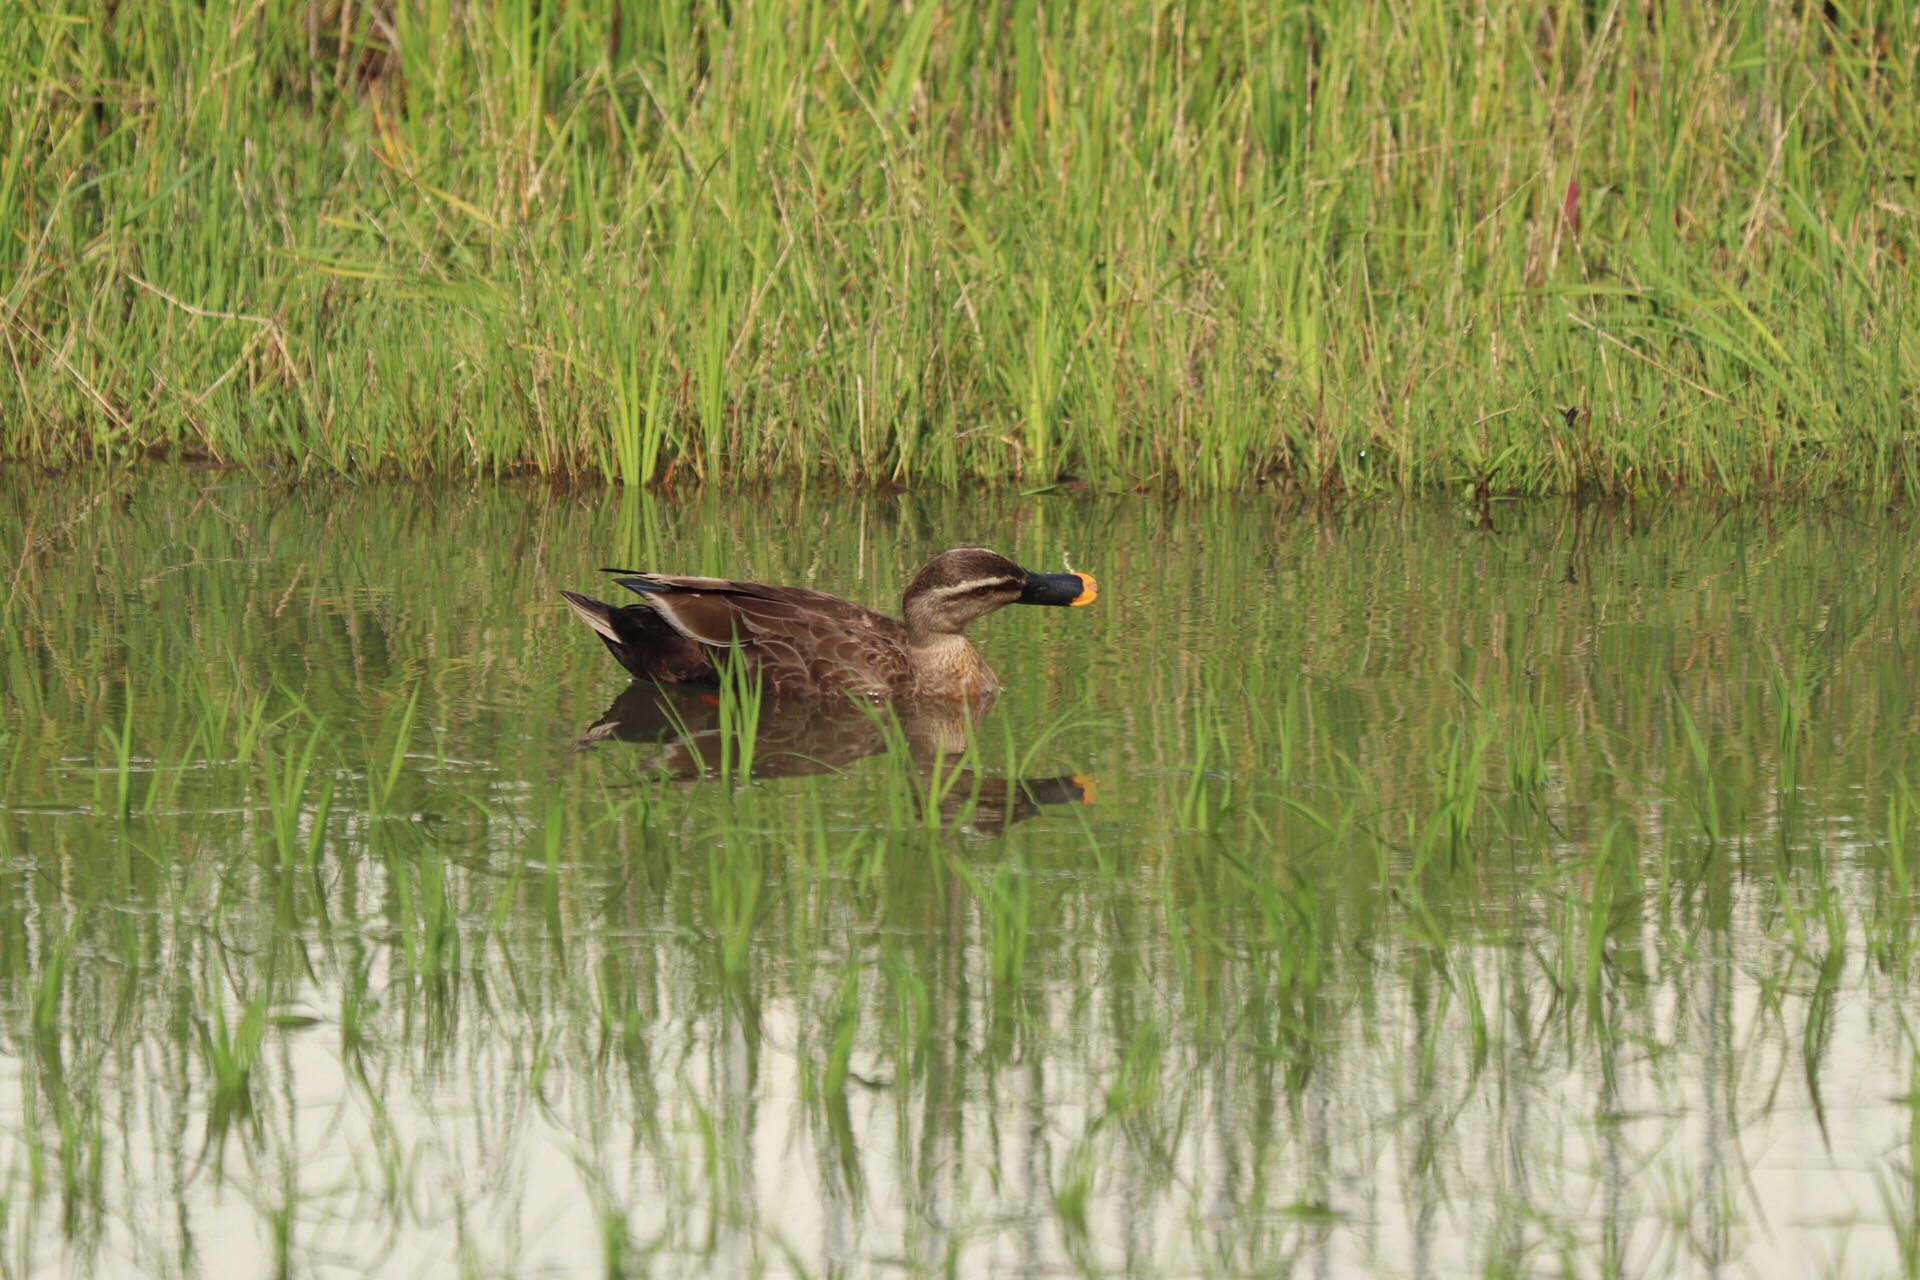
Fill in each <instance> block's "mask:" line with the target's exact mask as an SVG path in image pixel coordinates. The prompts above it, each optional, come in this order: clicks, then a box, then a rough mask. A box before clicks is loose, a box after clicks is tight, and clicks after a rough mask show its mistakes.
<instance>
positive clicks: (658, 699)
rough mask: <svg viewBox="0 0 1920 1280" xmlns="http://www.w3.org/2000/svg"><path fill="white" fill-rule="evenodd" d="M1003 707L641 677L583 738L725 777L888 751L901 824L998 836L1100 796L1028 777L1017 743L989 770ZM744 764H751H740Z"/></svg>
mask: <svg viewBox="0 0 1920 1280" xmlns="http://www.w3.org/2000/svg"><path fill="white" fill-rule="evenodd" d="M992 705H993V704H992V700H991V699H980V700H976V701H973V702H956V703H908V704H901V705H889V704H880V705H875V704H872V703H868V702H864V701H861V700H857V699H851V698H849V699H840V700H835V699H822V698H804V699H792V698H788V699H780V698H764V697H762V696H761V695H760V694H759V693H758V692H757V689H756V688H755V687H754V686H752V685H750V684H748V685H745V686H743V685H741V684H740V683H738V682H735V681H724V682H723V683H722V684H721V686H720V687H719V688H718V689H700V688H683V687H676V686H669V685H655V684H645V683H640V682H635V683H634V684H631V685H629V686H628V687H627V688H626V689H624V690H622V691H621V693H620V695H619V696H618V697H617V698H615V699H614V701H613V704H612V705H611V706H609V707H608V708H607V709H606V710H605V711H604V712H602V713H601V714H600V716H599V717H598V718H597V719H595V720H594V722H593V723H592V724H591V725H589V726H588V727H587V728H586V729H585V730H584V731H583V732H582V733H581V734H580V735H579V737H578V738H576V739H575V741H574V746H575V748H576V749H580V750H587V749H591V748H593V747H596V746H599V745H602V744H605V743H608V742H622V743H629V744H632V745H635V746H641V747H648V748H652V749H653V754H652V755H651V756H650V757H649V758H648V759H649V764H650V766H651V767H652V768H654V769H656V770H658V771H659V772H660V773H662V774H664V775H665V776H666V777H668V778H672V779H675V780H677V781H681V782H689V781H696V780H701V779H707V778H712V779H715V780H717V781H719V782H721V783H722V784H728V783H731V782H734V781H741V782H744V781H745V780H747V779H748V778H749V777H751V778H758V779H761V780H768V779H774V778H794V777H806V776H810V775H815V774H826V773H836V772H840V771H842V770H845V769H846V768H847V767H848V766H850V765H852V764H854V763H856V762H858V761H860V760H864V759H867V758H869V757H874V756H878V757H882V759H883V770H882V775H881V776H882V777H884V778H885V779H886V780H887V783H888V786H887V789H886V790H887V794H888V796H889V798H890V801H889V808H890V811H891V812H892V814H893V816H894V819H895V821H894V825H896V826H900V825H907V826H912V825H924V826H928V827H931V828H934V829H940V828H946V829H957V828H960V827H965V828H967V829H969V830H972V831H975V832H978V833H981V834H986V835H997V834H999V833H1000V832H1002V831H1004V830H1005V829H1006V828H1007V827H1008V826H1010V825H1012V824H1014V823H1017V822H1025V821H1027V820H1028V819H1031V818H1034V817H1037V816H1039V815H1040V814H1041V812H1043V811H1044V810H1045V809H1046V808H1047V807H1049V806H1059V805H1091V804H1093V803H1094V802H1095V800H1096V799H1097V794H1098V793H1097V789H1096V787H1095V785H1094V782H1093V780H1092V779H1091V778H1089V777H1087V776H1085V775H1082V774H1062V775H1055V776H1043V777H1030V776H1024V775H1023V774H1022V773H1021V772H1020V771H1019V764H1020V761H1018V760H1017V759H1016V754H1017V753H1016V752H1015V751H1014V749H1013V743H1012V741H1011V739H1009V740H1008V743H1007V759H1008V760H1009V763H1010V764H1012V765H1013V766H1014V767H1013V768H1011V769H1009V770H1007V771H1004V772H1002V773H1000V774H998V775H995V774H994V773H992V772H991V771H989V770H987V769H986V768H984V767H983V765H982V763H981V760H980V741H979V737H978V730H979V729H980V727H981V725H982V724H983V723H984V722H985V720H986V718H987V716H988V714H989V712H990V711H991V708H992ZM1046 736H1047V735H1042V739H1041V740H1042V741H1044V740H1045V737H1046ZM1034 749H1035V747H1034V746H1033V745H1030V746H1029V748H1028V751H1027V755H1028V758H1029V759H1030V758H1031V755H1032V752H1033V750H1034ZM735 760H737V761H740V762H741V763H740V764H739V765H738V766H733V765H731V764H730V763H729V762H731V761H735Z"/></svg>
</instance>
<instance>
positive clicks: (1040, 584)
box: [1014, 572, 1100, 608]
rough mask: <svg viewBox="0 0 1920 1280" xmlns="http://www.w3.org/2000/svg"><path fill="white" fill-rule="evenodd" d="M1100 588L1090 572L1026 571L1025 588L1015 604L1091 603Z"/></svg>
mask: <svg viewBox="0 0 1920 1280" xmlns="http://www.w3.org/2000/svg"><path fill="white" fill-rule="evenodd" d="M1099 594H1100V588H1099V585H1098V584H1097V583H1095V582H1094V580H1093V575H1092V574H1090V573H1031V572H1030V573H1028V574H1027V585H1026V589H1025V590H1023V591H1022V592H1021V593H1020V598H1019V599H1018V600H1016V601H1014V603H1015V604H1064V605H1071V606H1073V607H1074V608H1079V607H1080V606H1081V605H1083V604H1092V603H1093V602H1094V599H1095V597H1097V596H1098V595H1099Z"/></svg>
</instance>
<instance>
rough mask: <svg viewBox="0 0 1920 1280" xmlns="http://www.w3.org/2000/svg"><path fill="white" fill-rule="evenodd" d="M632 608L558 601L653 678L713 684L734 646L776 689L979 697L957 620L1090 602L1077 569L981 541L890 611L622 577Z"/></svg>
mask: <svg viewBox="0 0 1920 1280" xmlns="http://www.w3.org/2000/svg"><path fill="white" fill-rule="evenodd" d="M609 572H612V573H619V574H623V575H625V576H623V577H619V578H616V579H615V581H616V582H618V583H619V584H620V585H621V586H623V587H626V588H627V589H628V590H630V591H633V592H635V593H637V594H638V595H639V596H640V600H641V602H640V603H639V604H630V605H624V606H621V605H612V604H608V603H606V602H605V601H601V600H595V599H593V598H592V597H591V596H583V595H579V594H577V593H575V592H572V591H563V592H561V593H560V594H561V595H562V596H564V597H565V598H566V601H567V603H568V604H569V605H572V606H573V611H574V612H575V613H577V614H579V615H580V619H581V621H583V622H585V623H586V624H587V625H588V626H590V627H592V628H593V629H594V631H595V632H597V633H598V634H599V636H600V639H601V640H602V641H604V642H605V644H606V646H607V648H608V649H609V650H611V651H612V653H613V656H614V657H615V658H617V659H619V661H620V665H621V666H623V667H625V668H626V669H627V670H628V671H631V672H632V673H633V674H634V675H636V676H639V677H640V678H642V679H645V680H654V681H658V682H660V683H662V684H701V685H711V684H715V683H717V682H718V679H719V677H718V673H717V672H716V670H715V667H714V663H715V660H716V659H717V658H718V657H719V656H720V655H721V654H722V653H723V652H724V651H726V650H728V649H731V648H734V647H736V646H737V647H738V649H739V651H740V653H741V654H742V655H743V656H744V657H745V658H746V660H747V661H748V663H749V664H751V666H752V669H753V670H754V671H755V672H756V673H757V674H758V675H759V677H760V680H761V682H762V687H764V688H765V690H766V691H767V692H768V693H771V694H773V695H775V696H776V697H820V696H837V695H846V694H852V695H855V696H859V697H866V698H877V699H899V700H909V699H916V698H949V699H951V698H978V697H983V696H988V695H991V694H993V693H994V692H996V691H997V690H998V688H999V684H998V682H997V681H996V680H995V679H994V677H993V672H992V671H990V670H988V669H987V664H986V663H984V662H982V661H981V660H980V655H979V654H977V653H975V652H974V651H973V646H972V645H970V644H968V643H967V640H966V637H965V636H963V635H961V634H960V631H961V628H963V627H965V626H966V625H967V623H969V622H971V621H973V620H974V619H975V618H978V617H982V616H984V615H986V614H989V613H992V612H993V611H994V610H995V609H998V608H1000V607H1001V606H1003V605H1009V604H1053V605H1072V606H1076V607H1077V606H1079V605H1085V604H1092V603H1093V601H1094V597H1095V595H1096V594H1097V587H1096V586H1095V584H1094V581H1093V579H1092V577H1090V576H1089V575H1087V574H1084V573H1033V572H1031V571H1029V570H1026V569H1022V568H1021V567H1020V566H1019V565H1017V564H1015V563H1014V562H1013V561H1011V560H1009V559H1007V558H1006V557H1005V556H1003V555H1000V554H999V553H997V552H993V551H988V550H986V549H985V548H984V547H960V548H956V549H955V550H952V551H945V552H942V553H941V554H939V555H937V556H935V557H934V558H933V559H932V560H930V561H928V562H927V565H926V567H925V568H923V569H921V570H920V572H919V573H917V574H915V575H914V576H913V581H912V582H909V583H908V584H907V589H906V592H905V593H904V594H903V595H902V596H901V599H900V612H901V617H900V618H898V619H896V618H889V617H887V616H886V615H885V614H883V613H875V612H874V611H873V610H871V609H865V608H862V607H861V606H859V605H857V604H854V603H853V602H852V601H851V600H842V599H841V598H840V597H838V596H830V595H827V594H826V593H824V592H820V591H809V590H807V589H805V588H804V587H773V586H766V585H764V584H762V583H758V582H734V581H731V580H729V579H726V578H681V577H672V576H669V575H667V574H663V573H629V572H628V571H626V570H624V569H614V570H609Z"/></svg>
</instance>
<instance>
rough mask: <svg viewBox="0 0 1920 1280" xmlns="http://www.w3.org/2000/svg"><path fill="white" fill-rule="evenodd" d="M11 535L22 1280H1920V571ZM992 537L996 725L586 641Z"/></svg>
mask: <svg viewBox="0 0 1920 1280" xmlns="http://www.w3.org/2000/svg"><path fill="white" fill-rule="evenodd" d="M0 512H3V513H4V520H0V539H4V544H3V547H4V552H5V555H4V557H3V558H0V692H4V698H3V699H0V1274H9V1275H19V1276H37V1275H60V1274H81V1273H98V1274H123V1273H135V1274H144V1275H247V1274H262V1273H272V1272H280V1273H286V1274H296V1275H320V1276H355V1275H361V1274H368V1273H382V1274H436V1275H439V1274H451V1273H455V1272H459V1273H463V1274H470V1275H512V1276H526V1275H542V1274H550V1275H573V1274H583V1273H588V1272H594V1273H614V1274H629V1273H632V1274H640V1273H646V1274H662V1275H674V1274H682V1275H686V1274H716V1275H717V1274H727V1275H732V1274H744V1273H756V1272H758V1273H767V1274H780V1275H785V1274H792V1275H813V1276H819V1275H828V1274H846V1275H869V1274H907V1275H916V1274H957V1275H978V1274H989V1273H992V1274H1032V1273H1050V1274H1059V1273H1082V1272H1091V1273H1116V1272H1124V1273H1130V1274H1160V1275H1272V1274H1280V1273H1289V1272H1291V1273H1298V1274H1305V1275H1316V1276H1345V1275H1354V1274H1379V1275H1408V1276H1427V1275H1434V1276H1440V1275H1459V1274H1465V1273H1473V1274H1543V1273H1548V1274H1574V1275H1610V1274H1622V1275H1666V1274H1683V1275H1715V1274H1727V1275H1760V1276H1803V1275H1810V1274H1815V1275H1817V1274H1834V1275H1846V1276H1870V1275H1909V1276H1911V1275H1914V1274H1916V1273H1917V1272H1920V1181H1917V1180H1916V1170H1915V1161H1916V1158H1917V1157H1920V1047H1917V1046H1920V1041H1916V1037H1915V1025H1914V1024H1915V1011H1916V1007H1917V1006H1916V1001H1915V996H1916V942H1917V940H1920V933H1916V923H1917V922H1916V913H1917V912H1920V893H1917V892H1916V884H1915V878H1916V876H1920V830H1917V829H1916V828H1917V827H1920V798H1917V797H1916V793H1915V781H1916V778H1917V777H1920V761H1917V760H1916V759H1914V758H1913V756H1914V751H1913V746H1912V743H1913V733H1912V731H1913V728H1914V721H1915V702H1914V698H1913V686H1914V674H1915V673H1914V658H1915V646H1916V644H1917V643H1920V633H1917V632H1916V610H1920V591H1916V585H1917V584H1916V582H1915V570H1916V567H1920V553H1917V552H1916V549H1915V541H1914V537H1913V529H1912V517H1911V515H1910V514H1909V513H1906V512H1898V513H1885V512H1881V511H1877V510H1864V511H1833V510H1783V509H1762V508H1753V509H1736V510H1731V511H1728V510H1707V509H1694V508H1678V509H1676V508H1671V507H1661V508H1658V509H1647V510H1637V509H1617V508H1616V509H1596V508H1579V507H1572V506H1562V505H1554V506H1538V507H1528V506H1521V507H1511V508H1508V507H1497V506H1496V507H1495V508H1494V509H1493V510H1492V511H1491V512H1490V513H1479V512H1475V511H1471V510H1463V509H1455V508H1452V507H1447V506H1427V507H1419V506H1414V507H1408V506H1383V507H1370V506H1364V505H1357V504H1356V505H1351V506H1347V507H1341V508H1337V509H1334V510H1332V511H1325V510H1320V509H1317V508H1297V507H1290V506H1285V505H1282V504H1279V503H1276V502H1273V501H1260V500H1248V501H1241V502H1238V503H1221V504H1208V505H1193V504H1168V503H1164V502H1160V501H1150V500H1146V499H1093V498H1085V497H1076V496H1036V497H1028V498H1013V497H996V496H981V495H967V496H964V497H962V498H957V499H944V500H922V499H919V498H882V497H875V498H871V499H864V498H853V497H849V496H848V495H846V494H844V493H841V492H831V491H829V492H818V493H809V494H756V495H751V496H746V497H735V498H730V499H726V500H720V499H712V498H708V499H700V500H691V499H689V500H684V501H677V500H672V499H669V498H660V497H649V496H646V495H636V494H631V493H626V494H623V493H618V492H616V493H592V494H587V495H571V494H555V493H552V492H549V491H546V490H544V489H534V488H528V487H520V486H501V487H497V488H489V489H482V490H480V491H478V492H469V491H454V490H445V491H435V490H416V489H386V488H364V489H355V488H339V489H301V490H296V491H292V492H286V491H281V490H276V489H273V488H270V487H262V486H260V485H257V484H254V483H251V482H234V481H232V480H230V479H228V478H226V477H211V478H209V477H204V476H192V475H175V476H169V477H165V478H162V479H156V480H145V481H138V482H130V483H127V484H123V485H119V486H116V487H113V488H111V489H97V488H87V487H84V486H78V485H73V484H67V483H57V482H33V483H27V482H25V481H23V480H21V479H19V478H17V477H15V478H11V479H9V480H7V481H5V482H0ZM965 543H984V544H987V545H991V546H993V547H996V548H998V549H1000V550H1002V551H1005V552H1007V553H1009V554H1011V555H1013V556H1014V557H1015V558H1016V559H1019V560H1020V561H1021V562H1022V563H1025V564H1028V565H1030V566H1032V567H1034V568H1037V569H1058V568H1061V567H1064V566H1065V565H1067V564H1069V563H1070V564H1071V566H1072V567H1074V568H1076V569H1084V570H1087V571H1089V572H1092V573H1094V574H1096V575H1097V576H1098V578H1099V581H1100V592H1101V593H1100V599H1099V601H1098V603H1097V604H1096V605H1094V606H1093V607H1091V608H1088V609H1084V610H1082V609H1075V610H1065V609H1009V610H1006V611H1004V612H1002V613H1000V614H997V615H994V616H993V617H991V618H988V619H986V620H985V621H984V622H983V623H980V624H977V625H976V626H975V628H974V629H973V631H972V633H971V634H972V636H973V638H974V640H975V643H976V644H977V645H978V647H979V648H980V649H981V651H982V653H983V654H984V656H985V657H986V659H987V660H988V662H989V663H990V664H991V665H992V666H993V667H994V669H995V670H996V671H997V672H998V674H999V676H1000V677H1001V680H1002V682H1003V683H1004V684H1005V685H1006V686H1007V688H1006V691H1005V693H1004V694H1002V696H1001V697H1000V699H999V701H998V703H997V704H996V705H995V706H993V707H992V709H991V710H990V711H989V712H988V713H987V714H986V715H985V716H984V718H981V719H980V720H979V721H978V722H977V723H965V722H959V723H953V722H946V723H942V722H938V721H937V720H936V721H935V722H933V723H929V722H928V721H927V720H926V718H925V717H915V716H911V715H909V716H903V717H901V718H900V721H899V723H894V722H892V721H873V720H868V719H864V718H861V719H858V720H849V719H847V718H846V717H844V716H838V717H835V716H831V715H826V716H824V718H822V713H819V712H817V711H816V712H808V713H805V714H800V715H794V714H789V713H788V712H787V711H785V710H784V709H782V708H779V707H777V706H771V705H766V704H763V705H761V707H760V708H759V724H758V730H757V733H756V734H755V736H754V741H753V744H752V746H751V748H750V749H749V748H747V746H746V744H744V743H742V742H740V741H739V738H738V735H737V734H730V733H729V732H728V729H729V726H736V725H737V722H738V721H739V719H740V718H741V716H742V715H743V714H744V712H745V710H746V704H745V703H743V702H741V701H739V700H728V701H727V702H726V705H724V706H722V705H720V704H718V703H716V702H715V701H713V700H701V699H694V700H692V701H684V700H683V701H681V702H679V703H677V704H674V705H672V706H669V707H662V706H660V705H659V704H658V702H657V700H655V699H653V698H652V697H650V696H638V694H644V693H645V692H646V691H637V692H627V679H626V676H625V674H624V673H623V672H621V671H620V670H619V669H618V668H617V667H616V666H615V665H614V664H613V662H612V661H611V660H610V659H609V658H608V656H607V655H606V654H605V653H604V651H603V650H602V649H601V647H600V645H599V643H598V642H597V641H596V640H595V638H594V637H593V636H592V635H591V633H589V632H588V631H587V630H586V629H585V628H584V627H582V626H581V625H580V624H579V623H578V622H577V621H576V620H575V619H573V617H572V616H571V615H570V614H569V612H568V610H567V609H566V608H565V607H564V605H562V603H561V602H560V600H559V598H558V596H557V595H556V594H555V593H556V590H557V589H558V588H561V587H572V588H576V589H588V590H593V589H596V588H600V589H602V593H603V594H608V595H610V596H611V595H614V594H617V592H616V591H615V590H612V589H607V588H604V586H603V584H602V583H599V582H596V578H597V577H598V575H597V574H596V572H595V570H596V568H597V567H598V566H600V565H603V564H620V565H626V566H631V567H639V568H657V569H662V570H668V571H678V572H687V573H706V574H727V575H730V576H742V577H751V578H756V579H760V580H764V581H776V582H787V583H795V584H800V585H806V586H812V587H817V588H820V589H823V590H829V591H833V592H836V593H839V594H844V595H847V596H850V597H852V598H855V599H858V600H861V601H864V602H869V603H873V604H876V605H881V606H883V607H886V608H888V609H889V610H891V608H892V607H893V604H894V602H895V601H897V598H898V592H899V589H900V587H901V585H902V584H903V583H904V582H905V581H906V579H907V578H908V577H909V576H910V575H911V574H912V572H913V570H914V569H915V568H916V567H917V565H918V564H919V563H920V562H921V561H922V560H924V559H925V558H926V557H927V556H928V555H930V554H931V553H933V552H935V551H938V550H940V549H943V548H945V547H947V546H951V545H956V544H965ZM623 693H626V696H625V697H623ZM810 716H811V717H814V718H812V719H810V718H809V717H810ZM749 755H751V759H748V758H747V757H748V756H749Z"/></svg>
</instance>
